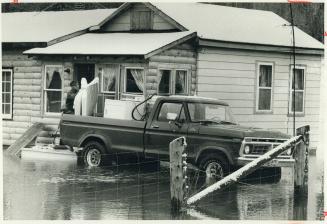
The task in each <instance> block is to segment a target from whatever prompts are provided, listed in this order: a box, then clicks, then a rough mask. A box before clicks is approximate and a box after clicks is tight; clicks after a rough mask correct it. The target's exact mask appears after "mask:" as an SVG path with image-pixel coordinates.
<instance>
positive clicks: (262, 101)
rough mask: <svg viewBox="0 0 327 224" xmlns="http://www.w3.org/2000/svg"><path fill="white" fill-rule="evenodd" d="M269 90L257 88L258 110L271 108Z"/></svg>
mask: <svg viewBox="0 0 327 224" xmlns="http://www.w3.org/2000/svg"><path fill="white" fill-rule="evenodd" d="M270 104H271V90H270V89H259V102H258V109H259V110H270V109H271V105H270Z"/></svg>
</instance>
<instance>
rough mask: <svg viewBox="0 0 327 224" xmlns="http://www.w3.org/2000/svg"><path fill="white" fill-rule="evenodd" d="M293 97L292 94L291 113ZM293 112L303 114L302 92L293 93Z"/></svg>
mask: <svg viewBox="0 0 327 224" xmlns="http://www.w3.org/2000/svg"><path fill="white" fill-rule="evenodd" d="M293 100H294V95H293V92H292V105H291V108H292V111H294V101H293ZM295 112H303V92H297V91H295Z"/></svg>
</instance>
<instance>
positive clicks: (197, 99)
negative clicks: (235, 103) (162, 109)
mask: <svg viewBox="0 0 327 224" xmlns="http://www.w3.org/2000/svg"><path fill="white" fill-rule="evenodd" d="M159 97H160V98H161V99H176V100H178V101H184V102H195V103H214V104H220V105H224V106H229V105H228V103H226V102H224V101H221V100H217V99H215V98H209V97H200V96H182V95H171V96H159Z"/></svg>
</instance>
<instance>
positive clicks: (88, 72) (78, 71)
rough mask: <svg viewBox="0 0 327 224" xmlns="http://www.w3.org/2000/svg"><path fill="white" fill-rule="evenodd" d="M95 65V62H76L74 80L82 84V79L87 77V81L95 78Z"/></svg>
mask: <svg viewBox="0 0 327 224" xmlns="http://www.w3.org/2000/svg"><path fill="white" fill-rule="evenodd" d="M94 74H95V65H94V64H75V66H74V80H76V81H78V84H79V86H81V79H82V78H86V80H87V83H90V82H91V81H92V80H93V79H94Z"/></svg>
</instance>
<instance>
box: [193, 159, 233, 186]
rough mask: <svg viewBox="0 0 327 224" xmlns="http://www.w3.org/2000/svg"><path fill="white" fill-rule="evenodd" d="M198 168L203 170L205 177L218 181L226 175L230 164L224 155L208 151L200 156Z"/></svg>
mask: <svg viewBox="0 0 327 224" xmlns="http://www.w3.org/2000/svg"><path fill="white" fill-rule="evenodd" d="M199 168H200V170H201V171H203V174H205V176H206V178H212V179H214V180H216V181H218V180H221V179H223V178H224V177H226V176H227V175H228V173H229V168H230V165H229V162H228V161H227V159H225V157H224V156H222V155H220V154H216V153H210V154H207V155H204V156H203V157H202V158H201V160H200V162H199Z"/></svg>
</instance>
